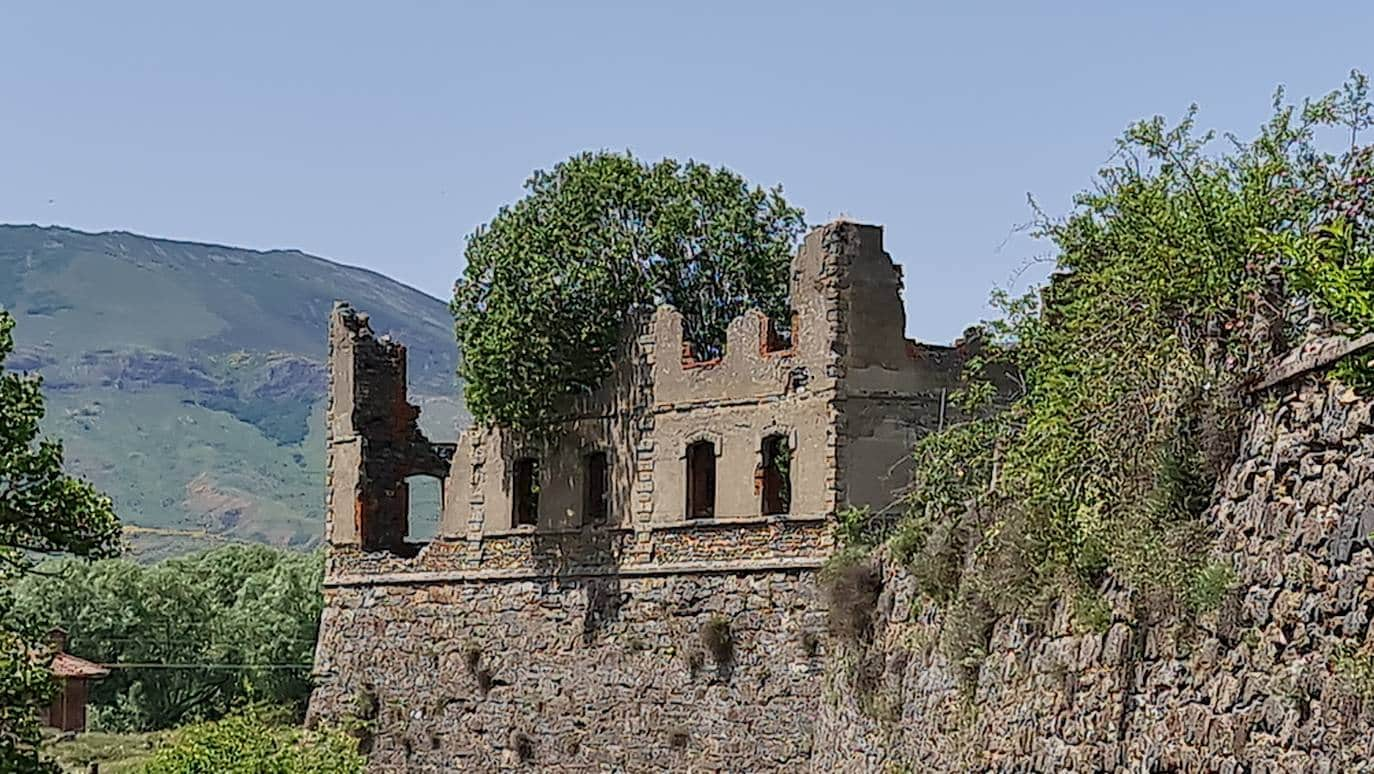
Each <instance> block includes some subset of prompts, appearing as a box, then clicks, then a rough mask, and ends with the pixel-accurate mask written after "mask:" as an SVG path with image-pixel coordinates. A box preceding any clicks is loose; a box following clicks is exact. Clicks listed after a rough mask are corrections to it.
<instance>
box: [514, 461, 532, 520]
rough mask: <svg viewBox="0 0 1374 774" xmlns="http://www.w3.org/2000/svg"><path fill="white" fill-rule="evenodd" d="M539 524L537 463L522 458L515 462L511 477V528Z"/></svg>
mask: <svg viewBox="0 0 1374 774" xmlns="http://www.w3.org/2000/svg"><path fill="white" fill-rule="evenodd" d="M538 524H539V461H538V460H536V459H534V458H533V457H522V458H521V459H518V460H516V461H515V464H514V465H513V466H512V475H511V526H512V527H533V526H537V525H538Z"/></svg>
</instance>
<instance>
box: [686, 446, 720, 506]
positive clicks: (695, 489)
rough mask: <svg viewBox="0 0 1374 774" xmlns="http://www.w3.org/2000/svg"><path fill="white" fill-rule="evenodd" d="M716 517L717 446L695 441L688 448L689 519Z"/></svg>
mask: <svg viewBox="0 0 1374 774" xmlns="http://www.w3.org/2000/svg"><path fill="white" fill-rule="evenodd" d="M715 515H716V445H715V444H714V443H711V442H710V441H706V440H702V441H694V442H692V443H691V444H688V446H687V518H689V519H713V518H715Z"/></svg>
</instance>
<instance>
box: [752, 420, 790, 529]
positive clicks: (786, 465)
mask: <svg viewBox="0 0 1374 774" xmlns="http://www.w3.org/2000/svg"><path fill="white" fill-rule="evenodd" d="M759 452H760V457H761V458H762V459H761V460H760V462H759V472H758V476H759V484H760V486H759V490H760V503H759V512H760V513H762V514H763V515H764V516H780V515H783V514H786V513H790V512H791V510H792V445H791V443H789V441H788V439H787V436H786V435H783V434H781V433H778V434H774V435H770V436H767V437H766V438H764V439H763V443H762V445H761V446H760V449H759Z"/></svg>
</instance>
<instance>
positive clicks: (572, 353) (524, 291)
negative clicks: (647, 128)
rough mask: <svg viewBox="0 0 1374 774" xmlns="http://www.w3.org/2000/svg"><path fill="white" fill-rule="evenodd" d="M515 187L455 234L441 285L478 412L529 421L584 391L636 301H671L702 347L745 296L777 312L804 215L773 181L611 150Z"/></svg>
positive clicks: (704, 349)
mask: <svg viewBox="0 0 1374 774" xmlns="http://www.w3.org/2000/svg"><path fill="white" fill-rule="evenodd" d="M525 188H526V190H527V191H528V194H527V195H526V196H525V198H523V199H521V200H520V201H519V202H517V203H515V204H514V205H512V206H508V207H502V208H501V209H500V210H499V211H498V212H497V214H496V217H495V218H493V219H492V221H491V222H490V223H488V224H486V225H484V226H482V227H480V228H478V229H477V230H476V232H475V233H474V234H472V235H471V236H470V237H469V238H468V245H467V250H466V253H465V257H466V260H467V266H466V268H465V270H464V272H463V277H462V279H461V280H459V282H458V283H457V285H456V287H455V290H454V298H453V304H452V311H453V314H454V318H455V321H456V325H455V328H456V334H457V339H458V345H459V350H460V352H461V353H462V362H461V365H460V367H459V372H460V374H461V375H462V377H463V378H464V380H465V382H466V387H465V397H466V401H467V407H468V409H469V410H470V411H471V412H472V415H473V416H474V417H475V418H476V419H478V420H480V421H494V422H500V423H506V424H513V425H517V426H523V427H527V428H532V427H536V426H538V425H540V424H542V423H544V422H547V421H549V420H550V419H552V418H553V417H554V416H555V414H556V411H557V407H558V405H559V403H560V401H561V400H562V399H565V398H567V397H569V396H573V395H577V394H581V393H584V392H586V391H588V390H591V389H594V388H595V387H596V386H597V384H598V383H599V382H600V381H601V380H602V379H603V378H604V377H605V376H606V374H607V373H608V372H609V370H610V367H611V362H612V359H613V357H614V353H615V350H616V346H617V345H618V344H619V343H620V341H621V336H622V334H623V333H624V331H625V323H626V319H627V316H628V315H629V314H630V313H631V312H632V310H634V309H636V308H637V307H644V306H649V305H654V304H658V303H668V304H672V305H673V306H675V307H677V309H678V310H679V311H680V312H682V314H683V317H684V321H683V323H684V329H685V330H684V335H685V338H686V339H687V341H689V342H690V343H691V344H692V345H693V346H694V348H695V350H696V352H697V354H698V355H699V356H701V357H710V356H713V355H714V354H716V353H718V352H719V350H720V347H721V345H722V343H723V342H724V336H725V328H726V326H727V325H728V323H729V321H730V320H731V319H732V318H734V317H735V316H737V315H738V314H740V313H741V312H743V311H745V310H746V309H748V308H749V307H751V306H757V307H759V308H761V309H763V310H764V311H765V312H766V313H767V314H769V315H770V316H773V317H775V318H777V319H783V318H784V316H785V315H786V313H787V289H788V288H787V285H788V266H789V260H790V256H791V253H792V250H793V247H794V246H795V244H796V241H797V238H798V237H799V236H800V234H801V231H802V229H803V228H804V223H803V220H802V213H801V211H800V210H797V209H795V208H792V207H790V206H788V205H787V203H786V202H785V201H783V198H782V195H781V189H780V188H775V189H773V190H771V191H765V190H763V189H761V188H757V187H753V188H751V187H750V186H749V185H748V184H747V183H746V182H745V181H744V180H743V179H742V178H741V177H740V176H738V175H736V174H735V173H733V172H730V171H729V170H726V169H713V168H711V167H709V166H706V165H703V164H698V163H695V162H691V161H689V162H688V163H686V164H680V163H678V162H676V161H672V160H664V161H660V162H657V163H654V164H648V163H645V162H642V161H639V160H637V159H635V158H633V157H632V156H630V155H629V154H623V155H622V154H614V153H584V154H581V155H578V156H574V157H572V158H570V159H568V160H566V161H564V162H562V163H560V164H558V165H556V166H555V167H554V168H553V169H552V170H550V171H543V170H540V171H536V172H535V173H534V174H533V176H531V177H530V178H529V180H528V181H526V183H525Z"/></svg>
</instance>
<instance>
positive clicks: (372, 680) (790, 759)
mask: <svg viewBox="0 0 1374 774" xmlns="http://www.w3.org/2000/svg"><path fill="white" fill-rule="evenodd" d="M901 286H902V277H901V272H900V270H899V268H898V267H897V266H896V265H894V264H893V262H892V260H891V259H890V258H889V256H888V255H887V253H886V252H884V250H883V245H882V230H881V229H880V228H879V227H876V226H866V225H859V224H855V223H850V222H836V223H831V224H829V225H826V226H824V227H821V228H818V229H816V230H814V231H812V232H811V233H810V234H809V235H808V236H807V237H806V239H805V241H804V244H803V246H802V247H801V249H800V251H799V252H798V254H797V255H796V257H795V259H794V260H793V264H792V276H791V303H792V307H793V309H794V315H793V319H792V320H791V321H790V325H783V326H779V325H777V324H776V323H775V322H774V321H770V320H768V319H767V318H766V317H765V316H764V315H763V314H761V313H759V312H757V311H754V312H750V313H747V314H744V315H743V316H741V317H739V318H737V319H735V320H734V321H733V322H732V323H731V324H730V326H729V329H728V335H727V340H726V342H725V347H724V351H723V354H722V355H721V356H720V357H719V358H716V359H713V360H708V361H704V362H702V361H698V360H696V359H694V358H693V357H692V354H691V348H690V347H688V346H684V343H683V334H682V328H683V326H682V318H681V316H680V315H679V313H678V312H677V311H675V310H674V309H672V308H670V307H660V308H658V309H657V310H654V311H652V312H650V313H645V314H642V315H638V316H636V317H635V318H634V319H632V320H631V321H630V322H629V324H628V328H627V331H626V335H625V340H624V345H623V347H622V352H621V355H620V357H619V359H618V362H617V365H616V366H615V368H614V370H613V372H612V374H611V375H610V376H609V377H608V378H607V379H606V381H605V383H604V384H603V385H602V386H601V387H600V389H599V390H597V391H596V392H595V393H594V394H591V395H588V396H586V397H585V398H583V399H580V400H578V401H577V402H576V404H575V405H570V406H569V407H568V411H567V413H566V421H565V422H564V423H563V424H562V425H561V426H559V427H558V428H556V429H555V432H553V433H551V434H549V435H548V436H547V438H545V439H543V440H539V439H532V438H527V437H525V436H523V435H522V434H520V433H517V432H513V431H511V430H509V429H503V428H499V427H474V428H469V429H468V430H466V431H465V432H464V433H463V434H462V436H461V438H460V439H459V441H458V443H457V444H456V445H455V444H435V443H431V442H429V441H428V440H427V439H426V438H425V437H424V435H423V434H422V433H421V432H420V431H419V429H418V427H417V425H416V418H417V415H418V410H417V409H416V408H415V407H413V406H411V405H410V404H409V403H408V402H407V400H406V394H405V381H406V373H405V349H404V347H403V346H402V345H401V344H399V343H396V342H391V341H388V340H385V339H378V338H376V337H375V336H374V334H373V333H372V331H371V330H370V329H369V326H368V322H367V317H366V315H365V314H362V313H360V312H358V311H354V310H353V309H351V308H349V307H348V306H346V305H342V304H341V305H339V306H337V307H336V308H335V310H334V313H333V317H332V319H331V324H330V387H329V389H330V393H329V415H328V440H327V444H328V479H329V483H328V511H327V512H328V515H327V524H326V535H327V542H328V546H329V559H328V566H327V573H326V579H325V587H326V610H325V613H324V617H323V620H322V624H321V632H320V639H319V645H318V649H317V654H316V675H317V680H318V687H317V689H316V691H315V693H314V696H313V697H312V701H311V708H310V714H311V718H312V720H320V719H324V720H329V719H339V718H341V717H343V716H344V715H346V714H352V715H354V716H358V717H361V718H363V719H364V720H367V721H368V724H369V726H368V728H369V730H368V731H367V734H366V737H365V740H364V745H365V747H366V749H367V750H368V751H369V754H370V758H371V760H372V762H373V765H374V766H375V767H376V768H377V769H378V770H398V771H399V770H406V771H450V770H475V771H490V770H494V769H501V768H507V767H510V768H515V767H520V766H526V765H528V766H532V767H536V768H537V769H538V770H540V771H583V770H585V771H685V770H688V769H691V770H696V771H703V770H730V771H770V770H797V769H798V768H799V767H804V766H805V765H806V763H807V761H808V760H809V757H810V755H811V752H812V747H813V743H814V740H813V719H814V718H815V717H816V716H817V713H818V705H819V702H820V701H821V697H822V693H823V661H822V659H823V655H824V651H825V649H826V646H825V636H824V626H825V624H824V618H825V614H824V611H823V609H822V604H821V602H820V600H819V594H818V592H817V590H816V587H815V574H816V572H817V570H818V569H819V568H820V567H821V565H822V564H823V563H824V561H825V560H826V558H827V557H828V556H830V555H831V554H832V552H833V551H834V550H835V547H836V544H835V537H834V526H835V521H836V518H837V514H839V513H841V512H843V511H844V509H846V508H849V507H868V508H870V509H872V510H874V511H883V510H885V509H891V508H892V506H893V504H894V503H895V502H896V501H897V500H898V499H899V498H900V492H901V490H902V489H903V487H904V486H905V485H906V484H907V479H908V476H909V467H908V458H909V455H910V451H911V447H912V444H913V442H914V441H915V440H916V439H917V438H918V437H920V436H921V435H923V434H925V433H928V432H930V431H932V430H934V429H936V428H937V427H938V426H940V424H941V423H942V422H944V421H946V420H947V414H948V411H949V409H948V408H947V406H946V398H947V395H948V393H949V392H950V391H951V389H952V388H953V387H954V386H955V381H956V379H957V376H958V373H959V372H960V369H961V367H962V363H963V361H964V360H965V359H966V357H967V356H968V354H969V353H968V351H967V350H966V348H965V347H962V346H956V347H941V346H931V345H926V344H919V343H916V342H913V341H911V340H908V339H907V338H905V336H904V329H905V315H904V311H903V305H902V299H901ZM779 328H783V329H784V331H783V332H782V333H783V335H780V332H779ZM789 328H790V335H785V334H786V333H787V332H788V331H787V330H786V329H789ZM415 476H426V477H433V478H437V479H439V480H440V481H441V482H442V493H443V494H442V501H443V507H442V514H441V516H440V522H439V528H438V534H437V536H436V537H435V539H434V540H432V541H431V542H429V543H427V544H417V543H413V542H408V541H407V539H406V534H407V531H408V525H407V512H408V498H407V492H408V488H407V483H406V481H407V479H412V480H413V477H415Z"/></svg>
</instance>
